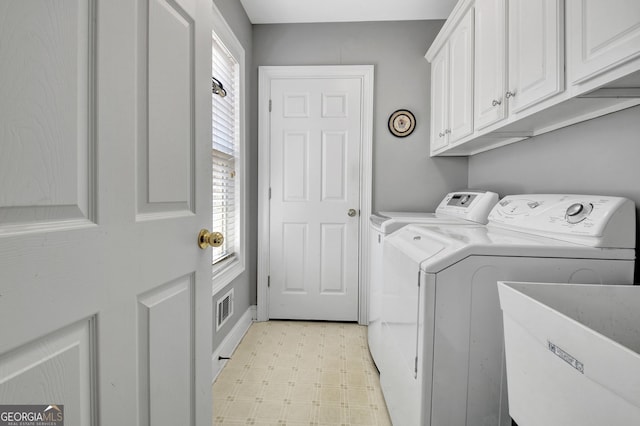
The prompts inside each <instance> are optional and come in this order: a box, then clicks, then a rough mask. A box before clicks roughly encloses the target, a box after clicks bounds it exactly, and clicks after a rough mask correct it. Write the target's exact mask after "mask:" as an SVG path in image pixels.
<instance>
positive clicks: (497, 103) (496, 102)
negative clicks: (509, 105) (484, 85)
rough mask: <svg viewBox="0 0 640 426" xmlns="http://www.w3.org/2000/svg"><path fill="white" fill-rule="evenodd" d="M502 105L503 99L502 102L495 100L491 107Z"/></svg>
mask: <svg viewBox="0 0 640 426" xmlns="http://www.w3.org/2000/svg"><path fill="white" fill-rule="evenodd" d="M501 103H502V99H501V100H497V99H494V100H493V101H492V102H491V105H492V106H498V105H500V104H501Z"/></svg>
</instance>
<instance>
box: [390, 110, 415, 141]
mask: <svg viewBox="0 0 640 426" xmlns="http://www.w3.org/2000/svg"><path fill="white" fill-rule="evenodd" d="M415 128H416V118H415V117H414V116H413V114H412V113H411V111H409V110H406V109H399V110H397V111H396V112H394V113H393V114H391V116H390V117H389V131H390V132H391V133H392V134H393V135H394V136H397V137H399V138H404V137H406V136H409V135H410V134H411V133H412V132H413V129H415Z"/></svg>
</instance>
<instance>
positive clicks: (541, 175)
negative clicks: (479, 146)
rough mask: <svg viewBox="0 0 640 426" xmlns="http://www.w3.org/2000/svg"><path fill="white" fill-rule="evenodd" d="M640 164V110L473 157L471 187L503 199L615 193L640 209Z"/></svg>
mask: <svg viewBox="0 0 640 426" xmlns="http://www.w3.org/2000/svg"><path fill="white" fill-rule="evenodd" d="M639 160H640V107H634V108H629V109H626V110H624V111H620V112H617V113H614V114H610V115H607V116H604V117H600V118H597V119H594V120H591V121H587V122H584V123H580V124H576V125H573V126H570V127H566V128H564V129H561V130H556V131H555V132H551V133H547V134H544V135H541V136H537V137H535V138H531V139H528V140H526V141H522V142H517V143H515V144H513V145H509V146H506V147H502V148H498V149H496V150H492V151H487V152H485V153H482V154H478V155H475V156H473V157H469V186H470V187H472V188H486V189H489V190H493V191H496V192H498V193H499V194H500V195H506V194H519V193H526V192H529V193H535V192H537V193H544V192H552V193H553V192H560V193H575V194H597V195H615V196H623V197H627V198H629V199H631V200H633V201H634V202H635V203H636V206H640V165H639ZM637 220H638V212H637V211H636V221H637ZM636 230H638V225H637V224H636ZM637 240H638V238H637V237H636V241H637ZM637 245H638V244H637V243H636V246H637ZM638 277H640V275H638V268H637V267H636V280H637V279H638Z"/></svg>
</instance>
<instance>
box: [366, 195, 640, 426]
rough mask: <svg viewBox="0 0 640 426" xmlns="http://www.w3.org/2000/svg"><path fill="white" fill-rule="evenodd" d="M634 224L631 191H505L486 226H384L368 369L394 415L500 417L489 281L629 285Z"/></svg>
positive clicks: (500, 361) (498, 325)
mask: <svg viewBox="0 0 640 426" xmlns="http://www.w3.org/2000/svg"><path fill="white" fill-rule="evenodd" d="M635 235H636V234H635V206H634V204H633V203H632V202H631V201H629V200H627V199H624V198H617V197H600V196H582V195H555V194H554V195H549V194H547V195H514V196H508V197H505V198H503V199H502V200H501V201H500V202H499V203H498V204H497V205H496V206H495V207H494V208H493V210H492V211H491V213H490V214H489V223H488V225H487V226H464V227H463V226H448V225H439V226H428V225H409V226H407V227H404V228H402V229H401V230H399V231H397V232H395V233H394V234H392V235H389V236H388V237H387V238H386V240H385V243H384V251H385V253H384V256H385V260H384V272H385V281H384V283H385V285H384V287H383V291H382V294H383V298H382V308H381V313H380V315H381V323H382V339H383V340H384V341H385V345H384V346H383V349H384V350H383V353H381V356H380V358H381V364H380V365H378V368H379V370H380V382H381V385H382V390H383V393H384V396H385V400H386V402H387V407H388V409H389V413H390V415H391V419H392V421H393V424H394V425H398V426H413V425H431V426H453V425H455V426H463V425H467V426H472V425H473V426H476V425H478V426H479V425H482V426H488V425H491V426H494V425H496V426H510V425H511V419H510V418H509V409H508V405H507V403H508V401H507V389H506V373H505V366H504V345H503V331H502V315H501V311H500V305H499V300H498V291H497V281H499V280H500V281H503V280H507V281H531V282H567V283H585V284H592V283H593V284H614V283H615V284H631V283H632V282H633V272H634V263H635ZM387 283H388V284H389V287H387Z"/></svg>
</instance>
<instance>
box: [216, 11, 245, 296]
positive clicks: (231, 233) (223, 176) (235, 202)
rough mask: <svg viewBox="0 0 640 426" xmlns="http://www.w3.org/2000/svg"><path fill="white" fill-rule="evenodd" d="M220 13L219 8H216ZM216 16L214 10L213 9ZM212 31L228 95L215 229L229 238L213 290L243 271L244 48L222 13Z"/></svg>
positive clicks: (222, 110) (219, 122) (219, 108)
mask: <svg viewBox="0 0 640 426" xmlns="http://www.w3.org/2000/svg"><path fill="white" fill-rule="evenodd" d="M214 12H215V11H214ZM214 15H215V13H214ZM214 28H216V29H215V30H214V33H213V34H212V77H213V78H215V79H216V80H217V81H219V82H220V83H222V85H223V87H224V91H225V92H226V96H224V97H222V96H220V95H219V94H215V93H212V98H211V100H212V108H211V110H212V114H211V126H212V150H211V153H212V154H211V159H212V164H213V173H212V184H213V186H212V188H213V230H214V231H218V232H221V233H222V234H223V235H224V243H223V244H222V245H221V246H220V247H217V248H214V249H213V258H212V264H213V272H214V293H215V292H216V291H218V290H220V289H221V288H222V287H223V286H225V285H227V284H228V283H229V282H230V281H231V280H233V279H234V278H235V277H237V276H238V275H239V274H240V273H241V272H242V271H243V270H244V252H245V246H246V244H245V243H244V241H245V240H244V209H245V208H246V205H245V202H244V181H245V179H244V158H243V156H244V110H243V108H244V106H243V103H244V102H243V101H242V99H243V97H244V92H243V88H244V84H243V76H244V50H243V49H242V46H241V45H240V43H239V42H238V41H237V39H236V38H235V37H234V36H233V33H232V32H231V30H230V29H229V28H228V26H227V25H226V23H225V22H224V20H223V19H222V17H221V16H219V17H218V20H217V25H214Z"/></svg>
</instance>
